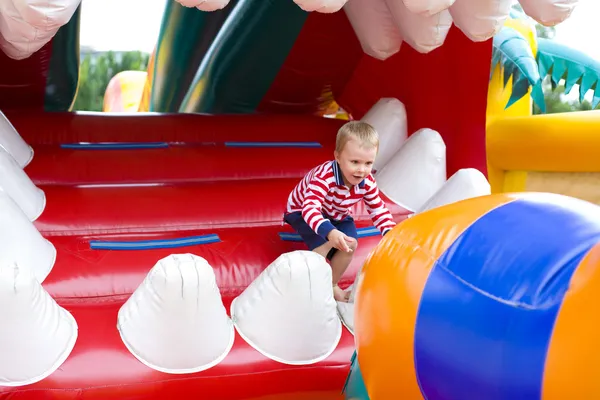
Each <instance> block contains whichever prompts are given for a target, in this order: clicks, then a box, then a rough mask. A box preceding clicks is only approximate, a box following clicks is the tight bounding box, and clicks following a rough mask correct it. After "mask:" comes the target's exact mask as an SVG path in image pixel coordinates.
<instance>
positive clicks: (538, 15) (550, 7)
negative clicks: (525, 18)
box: [519, 0, 594, 26]
mask: <svg viewBox="0 0 600 400" xmlns="http://www.w3.org/2000/svg"><path fill="white" fill-rule="evenodd" d="M589 1H594V0H589ZM519 3H521V6H522V7H523V11H525V13H526V14H527V15H529V16H530V17H531V18H533V19H534V20H536V21H537V22H539V23H540V24H542V25H545V26H554V25H557V24H559V23H561V22H563V21H564V20H566V19H567V18H569V17H570V16H571V13H572V12H573V10H574V9H575V7H577V5H578V4H579V0H519Z"/></svg>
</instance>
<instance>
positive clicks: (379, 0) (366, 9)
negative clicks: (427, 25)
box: [344, 0, 402, 60]
mask: <svg viewBox="0 0 600 400" xmlns="http://www.w3.org/2000/svg"><path fill="white" fill-rule="evenodd" d="M344 11H345V13H346V16H347V17H348V21H350V24H351V25H352V28H353V29H354V33H356V36H357V37H358V40H359V41H360V45H361V47H362V49H363V51H364V52H365V54H368V55H370V56H371V57H373V58H376V59H378V60H385V59H387V58H389V57H390V56H392V55H394V54H396V53H397V52H398V51H400V47H401V46H402V36H400V30H399V29H398V27H397V26H396V23H395V21H394V18H392V14H391V13H390V9H389V8H388V6H387V3H386V1H385V0H350V1H349V2H348V3H346V6H344Z"/></svg>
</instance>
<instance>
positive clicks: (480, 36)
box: [450, 0, 513, 42]
mask: <svg viewBox="0 0 600 400" xmlns="http://www.w3.org/2000/svg"><path fill="white" fill-rule="evenodd" d="M512 4H513V0H485V1H482V0H456V2H455V3H454V4H453V5H452V7H450V14H451V15H452V19H453V20H454V24H455V25H456V26H457V27H458V28H459V29H460V30H461V31H462V32H463V33H464V34H465V35H466V36H467V37H468V38H469V39H471V40H472V41H475V42H482V41H485V40H488V39H490V38H491V37H493V36H494V35H495V34H496V33H498V32H499V31H500V29H502V27H503V26H504V22H505V21H506V19H507V18H508V16H509V14H510V9H511V6H512Z"/></svg>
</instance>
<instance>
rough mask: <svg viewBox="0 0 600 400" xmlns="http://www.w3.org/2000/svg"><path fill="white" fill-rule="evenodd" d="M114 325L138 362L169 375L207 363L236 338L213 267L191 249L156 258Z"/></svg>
mask: <svg viewBox="0 0 600 400" xmlns="http://www.w3.org/2000/svg"><path fill="white" fill-rule="evenodd" d="M117 327H118V329H119V332H120V334H121V339H122V340H123V343H124V344H125V346H126V347H127V349H128V350H129V351H130V352H131V353H132V354H133V355H134V356H135V357H136V358H137V359H138V360H139V361H140V362H142V363H143V364H145V365H146V366H148V367H150V368H152V369H155V370H157V371H161V372H165V373H170V374H188V373H194V372H199V371H204V370H207V369H209V368H212V367H213V366H215V365H217V364H218V363H220V362H221V361H222V360H223V359H225V357H226V356H227V354H229V352H230V351H231V348H232V346H233V342H234V338H235V331H234V328H233V323H232V322H231V319H230V318H229V317H228V316H227V312H226V310H225V306H224V305H223V300H222V298H221V294H220V292H219V288H218V287H217V283H216V279H215V274H214V270H213V268H212V267H211V266H210V265H209V264H208V262H207V261H206V260H205V259H203V258H201V257H198V256H196V255H193V254H173V255H170V256H168V257H165V258H163V259H161V260H160V261H158V263H157V264H156V265H155V266H154V267H153V268H152V270H150V272H149V273H148V275H147V276H146V278H145V279H144V281H143V282H142V283H141V284H140V286H139V287H138V288H137V289H136V290H135V292H134V293H133V294H132V295H131V297H130V298H129V299H128V300H127V301H126V302H125V304H123V306H122V307H121V309H120V310H119V316H118V324H117Z"/></svg>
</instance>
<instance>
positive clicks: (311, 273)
mask: <svg viewBox="0 0 600 400" xmlns="http://www.w3.org/2000/svg"><path fill="white" fill-rule="evenodd" d="M331 279H332V278H331V267H330V266H329V264H328V263H327V262H326V261H325V258H323V257H322V256H320V255H318V254H317V253H315V252H312V251H294V252H291V253H285V254H282V255H281V256H279V257H278V258H277V259H276V260H275V261H274V262H273V263H271V265H269V266H268V267H267V268H266V269H265V270H264V271H263V272H262V273H261V274H260V275H259V276H258V277H257V278H256V280H254V282H252V283H251V284H250V285H249V286H248V287H247V288H246V290H245V291H244V292H243V293H242V294H241V295H240V296H239V297H237V298H236V299H234V301H233V303H232V304H231V316H232V319H233V321H234V324H235V327H236V329H237V331H238V333H239V334H240V336H241V337H242V338H243V339H244V340H246V342H248V344H250V345H251V346H252V347H253V348H254V349H256V350H257V351H259V352H260V353H262V354H263V355H265V356H266V357H268V358H270V359H272V360H275V361H278V362H281V363H284V364H291V365H304V364H314V363H317V362H319V361H321V360H324V359H325V358H327V357H328V356H329V355H330V354H331V353H332V352H333V351H334V350H335V348H336V347H337V345H338V343H339V340H340V338H341V335H342V324H341V322H340V319H339V317H338V315H337V310H336V301H335V300H334V298H333V289H332V281H331Z"/></svg>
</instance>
